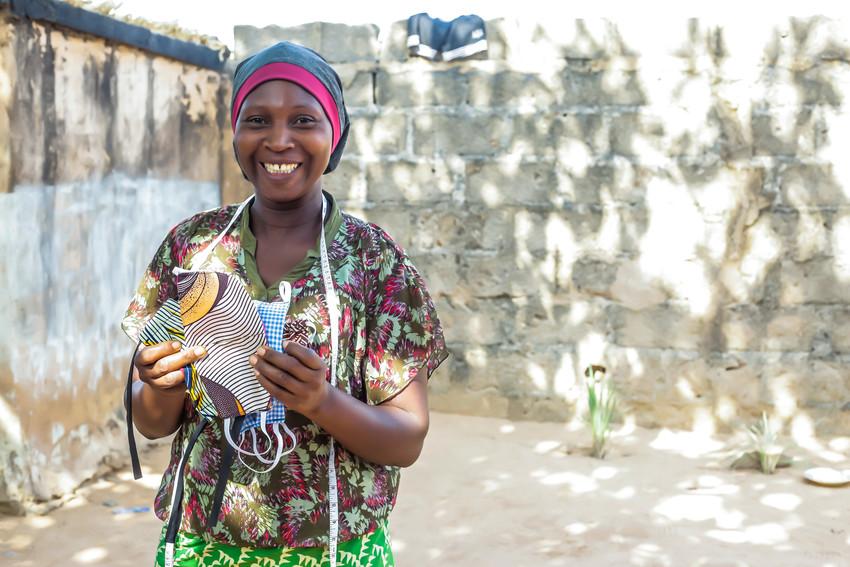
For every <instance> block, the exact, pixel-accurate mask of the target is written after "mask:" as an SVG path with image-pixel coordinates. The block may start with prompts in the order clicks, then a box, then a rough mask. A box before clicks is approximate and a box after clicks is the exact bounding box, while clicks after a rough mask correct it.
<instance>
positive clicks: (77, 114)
mask: <svg viewBox="0 0 850 567" xmlns="http://www.w3.org/2000/svg"><path fill="white" fill-rule="evenodd" d="M0 56H2V59H0V256H2V258H3V262H2V263H0V282H2V290H3V293H2V294H0V313H2V316H3V321H2V323H3V324H2V325H0V506H2V507H4V508H8V509H12V510H18V511H20V510H23V509H27V508H33V507H37V505H38V503H39V502H43V501H49V500H51V499H53V498H55V497H57V496H61V495H63V494H66V493H68V492H69V491H70V490H72V489H73V488H75V487H76V486H78V485H79V484H80V483H81V482H82V481H84V480H85V479H87V478H90V477H91V476H92V475H93V474H95V473H96V471H97V470H98V467H99V466H101V465H102V464H103V463H104V462H105V461H107V462H108V461H109V460H110V459H111V457H113V456H116V457H118V459H119V460H118V461H117V462H120V461H123V460H124V459H125V458H126V454H127V448H126V432H125V427H124V422H123V419H124V418H123V415H124V413H123V408H122V403H121V396H122V391H123V387H124V381H125V379H126V372H127V363H128V360H129V356H130V354H131V351H132V347H133V345H132V344H131V343H130V341H129V340H128V339H127V338H126V337H125V336H124V335H123V333H122V332H121V331H120V327H119V322H120V319H121V317H122V315H123V312H124V309H125V308H126V305H127V303H128V301H129V299H130V297H131V296H132V293H133V292H134V290H135V287H136V285H137V284H138V280H139V277H140V276H141V273H142V271H143V270H144V268H145V266H146V264H147V262H148V261H149V260H150V257H151V255H152V254H153V251H154V250H155V249H156V247H157V246H158V244H159V242H160V241H161V239H162V237H163V236H164V234H165V232H166V231H167V230H168V229H169V228H170V227H171V226H173V225H174V224H175V223H176V222H178V221H179V220H180V219H182V218H185V217H186V216H188V215H190V214H192V213H194V212H197V211H198V210H203V209H207V208H210V207H214V206H216V205H218V204H219V203H220V186H221V182H220V180H221V177H222V175H224V171H223V170H226V169H227V168H228V167H231V165H230V162H231V161H232V160H230V157H229V153H227V151H225V150H223V146H222V140H221V135H220V132H221V130H222V124H224V123H225V122H226V119H225V117H224V114H223V112H224V110H223V104H222V101H223V100H225V98H226V96H227V93H228V92H229V91H228V89H229V82H228V80H227V79H226V78H225V77H224V76H223V75H222V74H221V73H220V72H218V71H213V70H208V69H203V68H199V67H195V66H193V65H189V64H186V63H181V62H179V61H176V60H173V59H170V58H167V57H163V56H160V55H155V54H152V53H148V52H144V51H141V50H138V49H134V48H130V47H127V46H123V45H117V44H114V43H111V42H105V41H104V40H102V39H99V38H97V37H92V36H85V35H81V34H78V33H76V32H73V31H69V30H67V29H63V28H61V27H54V26H51V25H47V24H42V23H39V22H35V21H31V20H29V19H25V18H18V17H15V16H13V15H12V14H10V13H8V12H3V11H2V10H0ZM228 151H229V148H228ZM222 155H224V156H225V157H226V158H227V160H226V161H225V162H223V161H222Z"/></svg>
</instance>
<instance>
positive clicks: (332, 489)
mask: <svg viewBox="0 0 850 567" xmlns="http://www.w3.org/2000/svg"><path fill="white" fill-rule="evenodd" d="M327 207H328V200H327V199H326V198H325V196H324V195H322V233H321V236H320V242H319V248H320V254H321V260H322V279H323V280H324V284H325V299H326V300H327V302H328V317H329V318H330V324H331V387H333V388H336V366H337V358H338V356H339V352H338V351H339V304H338V303H337V297H336V290H335V289H334V284H333V278H332V277H331V263H330V259H329V258H328V250H327V245H326V243H325V215H326V214H327ZM328 507H329V511H328V516H329V518H328V519H329V523H330V533H329V534H328V536H329V537H328V552H329V555H330V567H336V552H337V539H338V538H339V501H338V496H337V478H336V450H335V447H334V439H333V437H331V442H330V448H329V451H328Z"/></svg>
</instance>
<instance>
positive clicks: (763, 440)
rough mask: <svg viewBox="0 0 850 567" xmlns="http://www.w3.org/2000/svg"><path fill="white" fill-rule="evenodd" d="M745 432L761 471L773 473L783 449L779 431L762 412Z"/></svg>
mask: <svg viewBox="0 0 850 567" xmlns="http://www.w3.org/2000/svg"><path fill="white" fill-rule="evenodd" d="M747 433H748V434H749V436H750V444H751V448H752V452H753V453H755V454H756V455H757V456H758V463H759V468H760V469H761V472H763V473H764V474H773V473H774V472H775V471H776V466H777V465H778V464H779V462H780V460H781V459H782V453H783V451H784V450H785V449H784V448H783V447H782V445H780V444H779V432H778V431H777V430H775V429H774V428H773V426H772V425H771V424H770V420H769V419H768V418H767V414H766V413H764V412H762V414H761V420H760V421H759V422H758V423H756V424H755V425H751V426H750V427H749V429H748V430H747Z"/></svg>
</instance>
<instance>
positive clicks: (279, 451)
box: [236, 424, 284, 474]
mask: <svg viewBox="0 0 850 567" xmlns="http://www.w3.org/2000/svg"><path fill="white" fill-rule="evenodd" d="M275 425H277V424H275ZM274 429H275V434H276V435H277V439H278V443H277V453H276V454H275V457H274V459H272V460H268V459H265V458H263V457H258V456H257V455H256V454H254V453H250V452H248V451H240V452H238V453H236V456H237V457H238V458H239V462H240V463H242V464H243V465H244V466H245V468H247V469H250V470H251V471H253V472H255V473H257V474H265V473H267V472H269V471H270V470H272V469H273V468H275V467H276V466H277V464H278V463H279V462H280V459H281V457H282V456H283V445H284V442H283V437H281V436H280V430H279V429H278V428H277V427H275V428H274ZM242 453H244V454H246V455H251V456H253V457H256V458H258V459H259V460H260V461H261V462H263V463H264V464H268V465H269V467H268V468H267V469H262V470H259V469H255V468H254V467H252V466H251V465H249V464H248V463H246V462H245V459H243V458H242Z"/></svg>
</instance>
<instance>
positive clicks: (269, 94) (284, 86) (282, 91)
mask: <svg viewBox="0 0 850 567" xmlns="http://www.w3.org/2000/svg"><path fill="white" fill-rule="evenodd" d="M248 105H263V106H309V107H311V108H315V109H317V110H322V105H321V104H319V101H318V100H316V97H314V96H313V95H312V94H310V93H309V91H307V90H306V89H304V88H303V87H301V86H300V85H298V84H297V83H293V82H292V81H287V80H284V79H275V80H272V81H266V82H264V83H262V84H261V85H259V86H257V88H255V89H254V90H252V91H251V92H250V93H249V94H248V96H247V97H245V102H244V103H243V105H242V106H243V108H244V107H245V106H248Z"/></svg>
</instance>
